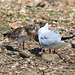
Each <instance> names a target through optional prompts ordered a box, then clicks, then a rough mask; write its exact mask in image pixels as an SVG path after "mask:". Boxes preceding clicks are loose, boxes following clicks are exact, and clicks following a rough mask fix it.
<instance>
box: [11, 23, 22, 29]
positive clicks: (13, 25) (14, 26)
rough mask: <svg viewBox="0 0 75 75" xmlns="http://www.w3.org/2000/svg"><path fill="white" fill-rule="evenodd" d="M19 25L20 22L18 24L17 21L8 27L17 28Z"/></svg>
mask: <svg viewBox="0 0 75 75" xmlns="http://www.w3.org/2000/svg"><path fill="white" fill-rule="evenodd" d="M20 26H21V25H20V24H18V23H13V24H12V25H10V27H12V28H14V29H16V28H18V27H20Z"/></svg>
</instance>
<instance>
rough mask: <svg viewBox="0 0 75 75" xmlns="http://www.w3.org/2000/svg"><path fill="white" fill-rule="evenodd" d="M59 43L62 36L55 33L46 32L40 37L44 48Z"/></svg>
mask: <svg viewBox="0 0 75 75" xmlns="http://www.w3.org/2000/svg"><path fill="white" fill-rule="evenodd" d="M58 41H61V36H60V35H58V34H56V33H55V32H53V31H49V30H46V31H44V32H43V33H42V34H40V35H39V42H40V44H41V45H43V46H49V45H50V44H52V43H55V42H58Z"/></svg>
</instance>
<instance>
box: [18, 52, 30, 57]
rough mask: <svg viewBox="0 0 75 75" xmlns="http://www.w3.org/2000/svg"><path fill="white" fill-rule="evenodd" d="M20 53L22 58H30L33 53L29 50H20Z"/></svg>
mask: <svg viewBox="0 0 75 75" xmlns="http://www.w3.org/2000/svg"><path fill="white" fill-rule="evenodd" d="M19 55H20V57H22V58H29V57H30V56H31V54H30V53H29V52H27V51H21V52H19Z"/></svg>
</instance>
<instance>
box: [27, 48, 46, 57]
mask: <svg viewBox="0 0 75 75" xmlns="http://www.w3.org/2000/svg"><path fill="white" fill-rule="evenodd" d="M41 50H42V48H34V49H32V50H28V51H29V52H30V53H31V54H35V55H36V56H38V57H41V56H42V55H40V54H39V52H40V51H41ZM43 52H45V50H43Z"/></svg>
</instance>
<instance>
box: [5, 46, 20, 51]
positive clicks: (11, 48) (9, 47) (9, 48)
mask: <svg viewBox="0 0 75 75" xmlns="http://www.w3.org/2000/svg"><path fill="white" fill-rule="evenodd" d="M4 47H5V48H6V49H7V50H9V51H14V52H19V50H17V49H14V48H13V47H12V46H8V45H4Z"/></svg>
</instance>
